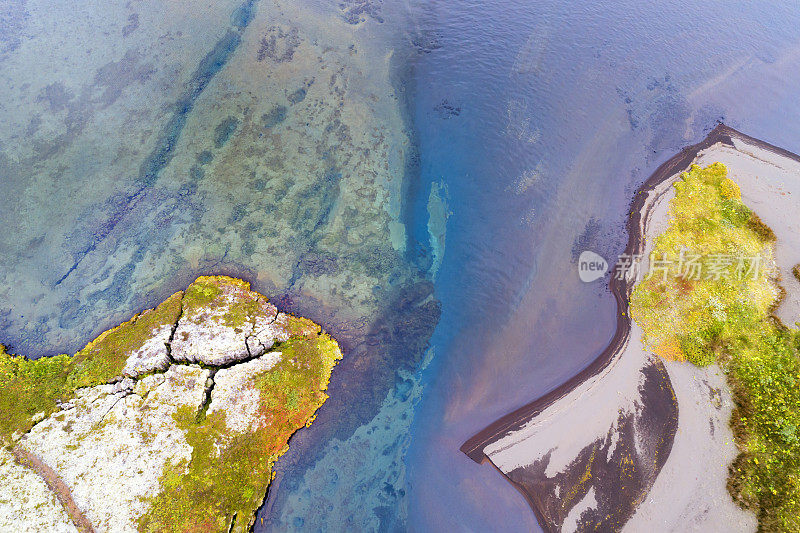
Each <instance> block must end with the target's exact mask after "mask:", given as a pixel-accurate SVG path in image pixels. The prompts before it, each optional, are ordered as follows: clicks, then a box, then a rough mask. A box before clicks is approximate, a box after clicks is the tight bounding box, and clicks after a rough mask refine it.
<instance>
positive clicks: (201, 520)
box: [139, 319, 341, 532]
mask: <svg viewBox="0 0 800 533" xmlns="http://www.w3.org/2000/svg"><path fill="white" fill-rule="evenodd" d="M297 320H302V319H297ZM317 329H318V327H317ZM276 349H277V350H279V351H280V352H281V353H282V355H281V360H280V362H279V363H278V364H276V365H275V366H274V367H273V368H271V369H270V370H268V371H266V372H263V373H262V374H260V375H256V376H254V377H253V381H252V385H253V386H254V387H255V388H257V389H258V391H259V397H260V399H259V402H260V405H259V417H258V418H259V419H260V420H262V422H263V423H262V425H261V427H259V429H257V430H255V431H252V432H249V433H244V434H240V433H235V432H231V431H230V430H229V429H228V427H227V425H226V423H225V415H224V411H215V412H213V413H211V414H210V415H208V416H205V415H202V414H201V416H200V417H199V418H198V416H197V413H196V412H195V411H194V410H192V409H190V408H188V407H186V408H181V409H180V410H179V411H178V413H177V414H176V417H175V418H176V421H177V422H178V425H179V427H181V428H182V429H184V430H185V431H186V439H187V442H188V443H189V444H190V445H191V446H192V458H191V461H189V462H188V463H187V462H185V461H184V462H182V463H179V464H168V465H167V466H166V467H165V469H164V473H163V475H162V479H161V487H162V491H161V492H160V493H159V494H157V495H155V496H154V497H153V498H152V499H151V501H150V502H149V504H150V506H149V511H148V512H147V513H146V514H145V515H144V516H142V517H141V519H140V520H139V530H140V531H168V530H170V531H187V532H205V531H228V530H229V528H232V530H233V531H248V530H249V527H250V525H251V523H252V520H253V519H254V517H255V511H256V510H257V509H258V507H259V506H260V505H261V503H262V501H263V499H264V495H265V493H266V489H267V486H268V485H269V483H270V481H271V480H272V468H273V465H274V464H275V461H277V459H278V458H279V457H280V456H281V455H282V454H283V453H285V452H286V450H287V449H288V443H289V438H290V437H291V436H292V434H293V433H294V432H295V431H297V430H298V429H300V428H302V427H303V426H306V425H309V424H311V421H312V420H313V418H314V413H316V411H317V409H319V407H320V406H321V405H322V404H323V403H324V402H325V400H326V399H327V397H328V396H327V394H326V393H325V390H326V389H327V387H328V380H329V378H330V373H331V370H332V369H333V367H334V365H335V364H336V362H337V361H338V360H339V359H341V352H340V351H339V347H338V345H337V344H336V341H334V340H333V339H332V338H331V337H330V336H328V335H327V334H325V333H316V332H315V333H313V334H311V335H307V336H301V337H293V338H291V339H290V340H289V341H287V342H285V343H283V344H281V345H280V346H279V347H277V348H276Z"/></svg>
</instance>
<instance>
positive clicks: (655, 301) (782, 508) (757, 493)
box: [631, 163, 800, 531]
mask: <svg viewBox="0 0 800 533" xmlns="http://www.w3.org/2000/svg"><path fill="white" fill-rule="evenodd" d="M675 190H676V195H675V198H674V199H673V200H672V201H671V202H670V223H669V227H668V228H667V230H666V231H665V232H664V233H663V234H662V235H659V236H658V237H657V239H656V241H655V247H654V258H656V259H658V258H665V257H666V258H672V259H673V261H672V263H671V264H672V265H673V267H672V268H670V269H665V270H663V271H662V272H660V273H659V274H658V275H651V276H650V277H648V278H646V279H645V280H643V281H642V282H640V283H639V284H638V285H637V286H636V288H635V289H634V291H633V295H632V297H631V316H632V317H633V318H634V319H635V320H636V322H637V323H638V324H639V325H640V326H641V327H642V329H643V331H644V336H645V343H646V344H647V345H648V347H649V348H651V349H653V351H655V352H656V353H661V354H671V355H672V356H673V358H678V359H685V360H687V361H690V362H692V363H694V364H696V365H699V366H704V365H708V364H711V363H714V362H716V363H719V364H720V366H721V367H722V368H723V370H724V371H725V372H726V375H727V377H728V381H729V383H730V384H731V387H732V390H733V394H734V400H735V403H736V408H735V410H734V412H733V415H732V418H731V426H732V427H733V430H734V435H735V437H736V443H737V446H738V448H739V451H740V454H739V456H738V457H737V459H736V460H735V462H734V463H733V465H732V466H731V468H730V476H729V479H728V488H729V490H730V492H731V494H732V495H733V497H734V499H735V500H736V501H737V502H739V503H740V505H742V506H743V507H745V508H748V509H752V510H754V511H755V512H756V513H757V515H758V519H759V528H760V530H762V531H798V530H800V357H799V356H798V350H800V333H799V332H798V331H797V330H794V329H789V328H787V327H785V326H784V325H783V324H781V323H780V321H779V320H777V319H776V318H775V317H773V316H772V309H773V305H774V303H775V301H776V300H777V299H778V298H779V296H780V293H781V292H780V289H779V287H778V286H777V281H776V280H777V271H776V269H775V267H774V265H773V259H772V258H773V255H774V242H775V235H774V233H773V232H772V230H771V229H770V228H769V227H768V226H766V225H765V224H764V223H763V222H762V221H761V220H760V219H759V218H758V217H757V216H756V215H755V214H754V213H753V212H752V211H751V210H750V209H749V208H747V206H745V205H744V204H743V203H742V201H741V194H740V192H739V188H738V186H736V184H735V183H734V182H733V181H732V180H730V179H729V178H728V177H727V169H726V168H725V166H724V165H722V164H720V163H715V164H713V165H710V166H708V167H706V168H704V169H703V168H700V167H699V166H696V165H694V166H692V168H691V169H690V170H689V171H688V172H686V173H684V174H683V176H682V179H681V180H680V181H678V182H677V183H676V184H675ZM689 255H692V256H699V257H704V258H714V261H716V263H715V264H717V265H718V264H719V258H723V257H724V258H733V259H731V260H730V261H729V262H728V265H727V266H728V270H727V271H726V272H725V273H724V275H719V276H718V275H716V274H714V275H710V274H709V272H708V270H704V271H701V273H700V275H699V276H688V275H687V272H686V271H685V270H681V268H680V266H679V265H681V258H684V259H685V258H686V257H688V256H689ZM653 265H654V264H653ZM653 265H651V274H654V268H653ZM682 265H683V267H686V263H685V261H684V262H683V264H682ZM706 266H707V265H706Z"/></svg>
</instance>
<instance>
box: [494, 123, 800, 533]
mask: <svg viewBox="0 0 800 533" xmlns="http://www.w3.org/2000/svg"><path fill="white" fill-rule="evenodd" d="M732 137H733V142H734V144H735V148H733V147H730V146H728V145H725V144H722V143H717V144H714V145H712V146H711V147H710V148H708V149H706V150H702V151H700V152H699V153H698V156H697V157H696V158H695V160H694V162H695V163H697V164H699V165H701V166H706V165H709V164H711V163H713V162H716V161H719V162H722V163H723V164H725V165H726V166H727V167H728V170H729V175H730V177H731V178H732V179H734V180H735V181H736V182H737V183H738V184H739V185H740V187H741V189H742V199H743V200H744V202H745V203H746V204H747V205H748V206H749V207H751V208H752V209H753V210H754V211H755V212H756V213H757V214H758V215H759V217H761V219H762V220H763V221H764V222H765V223H766V224H767V225H768V226H770V227H771V228H772V229H773V231H774V232H775V235H776V236H777V240H778V242H777V246H776V255H775V261H776V263H777V267H778V269H779V271H780V273H781V278H782V285H783V286H784V288H785V289H786V291H787V294H786V298H785V299H784V300H783V302H782V303H781V305H780V306H779V307H778V308H777V310H776V315H777V316H778V317H779V318H780V319H781V320H782V321H784V323H786V324H789V325H791V324H793V323H794V322H795V321H798V320H800V283H798V282H797V280H795V279H794V277H793V276H792V274H791V269H792V267H793V266H794V265H796V264H798V263H800V240H798V239H797V235H798V232H799V231H800V217H798V216H797V213H800V163H798V162H797V161H795V160H793V159H791V158H789V157H787V156H784V155H780V154H776V153H774V152H772V151H768V150H766V149H764V148H760V147H758V146H755V145H753V144H750V143H748V142H745V141H744V140H741V139H739V138H738V137H736V136H735V135H733V136H732ZM684 170H686V169H681V170H680V171H679V172H676V173H675V174H674V175H673V176H672V177H670V178H669V179H667V180H665V181H663V182H662V183H661V184H659V185H657V186H655V187H654V188H653V189H652V190H650V191H648V193H647V194H648V198H647V201H646V206H645V209H644V210H643V212H646V213H647V216H646V217H645V218H644V219H643V221H642V223H641V226H640V228H639V229H640V232H641V234H642V235H644V236H645V245H644V252H645V257H647V256H648V255H649V253H650V252H651V251H652V247H653V240H654V237H655V236H657V235H659V234H661V233H663V232H664V231H665V230H666V228H667V226H668V223H669V213H668V208H669V206H668V203H669V200H670V199H672V198H673V197H674V189H673V188H672V185H673V184H674V182H675V181H676V180H677V179H679V177H680V173H681V172H683V171H684ZM648 207H649V209H648ZM646 270H647V260H646V259H645V261H644V263H643V265H642V271H643V272H646ZM641 335H642V331H641V328H640V327H639V326H638V325H637V324H636V323H635V322H634V321H632V324H631V332H630V336H629V338H628V339H627V342H626V343H625V345H624V348H623V349H622V350H619V351H618V352H617V353H616V354H614V355H613V356H612V360H611V362H610V363H609V364H608V366H607V367H606V368H604V369H603V370H602V371H601V372H599V373H598V374H596V375H595V376H592V377H591V378H589V379H588V380H586V381H585V382H583V383H581V384H580V385H578V386H577V387H576V388H575V389H573V390H572V391H570V392H569V393H567V394H566V395H565V396H564V397H562V398H560V399H559V400H558V401H556V402H555V403H553V404H551V405H550V406H548V407H546V408H545V409H544V410H543V411H542V412H541V413H540V414H539V415H537V416H535V417H534V418H532V419H531V420H529V421H528V422H527V423H526V424H524V425H523V427H521V428H520V429H518V430H516V431H512V432H511V433H509V434H507V435H505V436H503V437H501V438H499V439H498V440H496V441H494V442H492V443H491V444H489V445H488V446H486V447H485V448H484V450H483V451H484V453H485V454H486V455H487V456H488V457H489V459H490V460H491V461H492V462H493V463H494V464H495V465H496V466H498V468H500V470H502V471H503V472H505V473H506V474H508V473H510V472H512V471H513V470H514V469H517V468H520V467H523V466H526V465H532V464H535V463H537V462H539V461H543V460H547V461H548V463H547V468H546V470H545V475H546V476H547V477H548V478H552V477H553V476H555V475H556V474H558V473H559V472H563V471H565V470H566V469H567V468H568V467H569V466H570V464H571V463H572V462H573V461H574V460H575V458H576V457H577V456H578V454H579V453H580V452H581V451H582V450H584V449H585V448H586V447H587V446H588V445H590V444H591V443H593V442H596V441H597V440H598V439H599V440H606V442H609V439H610V450H609V453H611V451H613V448H614V446H615V443H616V441H615V439H614V437H615V435H617V433H618V428H617V425H618V422H617V421H618V417H619V415H620V414H630V413H635V412H636V408H637V405H638V403H639V401H640V398H639V392H638V387H639V385H640V383H641V380H642V369H643V368H644V367H645V366H646V365H647V362H648V361H649V360H651V358H652V357H654V356H653V355H652V354H651V353H649V351H646V350H644V349H643V347H642V342H641ZM665 366H666V368H667V372H668V374H669V378H670V380H671V382H672V386H673V389H674V392H675V396H676V399H677V402H678V431H677V432H676V434H675V438H674V441H673V445H672V449H671V451H670V454H669V456H668V458H667V460H666V462H665V464H664V466H663V467H662V469H661V472H660V473H659V474H658V477H657V478H656V481H655V483H654V484H653V486H652V488H651V489H650V491H649V493H648V494H647V496H646V497H645V499H644V501H642V502H641V503H640V504H639V507H638V508H637V510H636V512H635V513H634V515H633V517H632V518H631V519H630V521H629V522H628V523H627V524H626V525H625V527H624V530H626V531H643V530H647V529H650V530H654V531H755V530H756V528H757V520H756V517H755V515H754V514H753V513H750V512H747V511H745V510H742V509H741V508H739V507H738V506H737V505H736V504H735V503H734V502H733V500H732V498H731V496H730V495H729V493H728V491H727V488H726V482H727V478H728V466H729V465H730V463H731V462H732V461H733V459H734V458H735V457H736V455H737V453H738V452H737V448H736V445H735V443H734V439H733V434H732V431H731V429H730V427H729V419H730V413H731V409H732V400H731V392H730V388H729V387H728V386H727V384H726V382H725V377H724V375H723V373H722V371H721V370H720V368H719V367H718V366H717V365H712V366H710V367H707V368H697V367H695V366H693V365H691V364H689V363H682V362H671V361H667V362H665ZM634 436H635V438H636V448H637V451H639V449H641V448H640V447H641V446H643V445H644V443H643V442H639V438H641V437H645V436H646V433H641V434H640V433H639V432H638V431H636V434H635V435H634ZM596 505H597V501H596V500H595V499H594V497H592V498H584V499H583V500H581V501H579V502H576V505H575V506H574V507H573V508H572V510H571V511H570V512H569V515H568V516H567V519H566V520H564V523H563V527H562V530H564V531H570V530H575V528H578V527H579V521H580V516H581V515H582V514H583V513H584V512H586V511H590V510H591V509H592V508H594V507H596Z"/></svg>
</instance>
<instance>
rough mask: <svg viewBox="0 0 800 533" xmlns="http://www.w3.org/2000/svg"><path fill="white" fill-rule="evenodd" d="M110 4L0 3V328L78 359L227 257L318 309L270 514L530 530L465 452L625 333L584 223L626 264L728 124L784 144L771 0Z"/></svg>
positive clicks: (268, 519) (290, 300) (796, 61)
mask: <svg viewBox="0 0 800 533" xmlns="http://www.w3.org/2000/svg"><path fill="white" fill-rule="evenodd" d="M96 4H97V5H93V4H92V3H91V2H81V3H78V2H68V1H66V0H62V1H60V2H54V3H53V2H51V3H47V2H34V1H30V0H28V1H27V2H23V1H20V2H12V3H7V4H5V5H3V6H0V72H1V73H2V77H0V83H1V84H2V87H1V89H2V90H1V91H0V95H2V96H0V109H2V113H3V116H4V117H5V120H4V121H3V123H2V124H0V185H2V191H3V194H0V223H2V225H3V227H4V229H5V231H4V232H3V234H2V235H0V257H1V258H2V263H0V328H2V338H0V341H1V342H3V343H7V344H9V345H10V346H11V347H12V348H13V349H14V350H15V351H16V352H18V353H24V354H27V355H30V356H39V355H47V354H52V353H58V352H62V351H63V352H70V353H72V352H74V351H75V350H77V349H79V348H80V347H81V346H83V345H84V344H85V343H86V342H87V341H88V340H90V339H91V338H92V337H93V336H94V335H96V334H98V333H99V332H101V331H103V330H104V329H106V328H108V327H110V326H113V325H114V324H116V323H119V322H120V321H121V320H125V319H127V318H128V317H130V315H131V314H133V313H135V312H137V311H139V310H141V309H144V308H146V307H147V306H150V305H153V304H155V303H157V302H159V301H161V300H163V299H164V298H165V297H166V296H167V295H168V294H170V293H171V292H172V291H174V290H178V289H180V288H181V287H184V286H185V285H187V284H188V283H189V282H190V281H191V279H192V278H193V277H194V276H196V275H198V274H201V273H217V272H219V273H229V274H234V275H239V276H243V277H245V278H246V279H248V280H250V281H251V282H252V283H253V285H254V287H255V288H256V289H257V290H259V291H262V292H264V293H265V294H267V295H269V296H271V297H273V299H274V300H275V301H277V302H278V304H279V305H280V306H281V307H282V308H284V309H287V310H290V311H294V312H297V313H301V314H304V315H306V316H309V317H310V318H313V319H315V320H318V321H321V322H322V323H324V324H326V326H327V327H328V328H329V329H330V330H331V331H332V332H333V333H334V334H335V335H337V338H339V339H340V341H341V343H342V345H343V346H344V348H345V352H346V358H345V360H344V361H343V363H342V364H341V366H340V367H339V368H337V370H336V372H335V373H334V377H333V380H332V383H331V389H330V394H331V398H330V400H329V401H328V402H327V403H326V404H325V406H324V407H323V408H322V410H321V412H320V414H319V416H318V418H317V420H316V421H315V423H314V424H313V425H312V427H311V428H309V429H307V430H304V431H301V432H299V433H298V434H297V435H296V436H295V437H294V438H293V439H292V443H291V447H290V451H289V453H288V454H287V455H286V456H284V457H283V458H282V459H281V460H280V462H279V464H278V477H277V479H276V483H275V484H274V485H273V486H272V487H271V488H270V492H269V497H268V500H267V502H266V504H265V506H264V508H263V509H262V510H261V512H260V514H259V520H258V521H257V524H256V530H257V531H262V530H264V531H266V530H275V531H286V530H298V531H315V530H327V531H343V530H348V531H353V530H357V531H361V530H366V531H368V530H380V531H392V530H414V531H430V530H443V531H469V530H471V531H529V530H531V529H536V525H535V520H534V518H533V515H532V513H531V512H530V511H529V509H528V508H527V505H526V504H525V502H524V500H523V499H522V497H521V496H520V495H519V494H518V493H517V492H516V491H515V490H514V489H513V487H512V486H511V485H510V484H508V483H507V482H505V481H504V480H503V478H502V477H501V476H500V475H499V474H498V473H497V472H496V471H495V470H493V469H492V468H491V467H489V466H487V465H482V466H479V465H476V464H475V463H473V462H471V461H470V460H469V459H467V458H466V457H465V456H463V455H462V454H461V453H460V452H458V447H459V446H460V445H461V443H462V442H463V441H464V440H465V439H466V438H468V437H469V436H471V435H472V434H473V433H474V432H476V431H478V430H480V429H481V428H483V427H484V426H485V425H486V424H488V423H490V422H492V421H493V420H494V419H496V418H497V417H499V416H501V415H503V414H505V413H506V412H508V411H510V410H512V409H514V408H515V407H518V406H519V405H522V404H524V403H527V402H528V401H530V400H532V399H534V398H536V397H538V396H540V395H541V394H543V393H545V392H546V391H547V390H549V389H551V388H553V387H555V386H557V385H558V384H560V383H561V382H563V381H565V380H566V379H568V378H569V377H570V376H572V375H574V374H575V373H577V372H578V371H579V370H580V369H581V368H583V367H584V366H585V365H586V364H588V362H589V361H591V360H592V359H593V358H594V356H595V355H596V354H597V353H598V352H599V351H600V350H602V349H603V348H604V347H605V344H606V342H607V341H608V339H609V338H610V337H611V335H612V333H613V328H614V324H615V322H614V312H615V309H614V305H613V300H612V298H611V297H610V296H609V295H608V294H607V292H606V291H605V290H604V289H603V288H601V287H599V286H597V285H583V284H581V283H580V282H579V281H578V278H577V276H576V275H574V274H575V272H574V269H573V264H572V261H573V259H574V257H573V256H574V250H575V249H576V248H577V245H576V243H579V244H580V246H581V247H584V248H592V249H594V250H596V251H598V252H600V253H601V254H603V255H605V256H607V257H610V256H612V255H614V254H615V253H616V252H617V251H618V250H619V249H620V248H621V246H622V243H623V241H624V239H625V235H624V234H623V224H624V219H625V210H626V207H627V204H628V202H629V200H630V197H631V195H632V193H633V191H634V190H635V189H636V187H637V186H638V184H639V183H641V182H642V181H643V180H644V179H645V178H646V177H647V176H648V175H649V173H650V172H651V171H652V170H654V169H655V167H656V166H657V165H658V164H659V163H660V162H661V161H663V160H665V159H666V158H668V157H669V156H671V155H672V154H673V153H674V152H675V151H676V150H678V149H679V148H680V147H682V146H684V145H686V144H689V143H692V142H696V141H698V140H699V139H700V138H702V137H703V136H704V134H705V133H706V132H707V131H709V130H710V129H711V128H712V127H713V126H714V124H715V123H716V122H717V121H718V120H724V121H725V122H726V123H727V124H729V125H731V126H733V127H735V128H737V129H739V130H741V131H744V132H746V133H748V134H750V135H753V136H756V137H760V138H763V139H765V140H767V141H769V142H771V143H774V144H777V145H779V146H783V147H785V148H787V149H789V150H793V151H798V150H800V120H799V119H800V104H799V103H798V100H797V98H796V94H795V93H796V91H795V89H794V88H795V87H796V86H797V82H798V77H799V76H800V74H798V73H799V72H800V68H798V67H800V30H799V29H798V28H800V24H798V22H800V20H798V19H800V14H798V13H797V12H796V10H795V9H793V8H792V6H791V5H790V4H788V3H786V4H782V5H773V6H770V7H768V8H767V7H765V6H754V5H752V4H751V3H744V2H740V3H739V2H734V3H731V2H726V3H722V2H705V3H702V4H701V5H698V6H695V7H691V8H689V7H687V6H685V5H683V3H680V2H658V3H655V2H653V3H642V2H615V3H613V4H612V3H597V2H592V3H586V2H577V3H576V2H565V1H549V2H535V3H534V2H517V3H513V4H509V3H508V2H497V1H494V2H467V1H458V0H456V1H448V2H416V1H412V2H390V1H384V2H371V1H352V2H343V3H339V2H335V3H334V2H322V1H315V2H267V1H266V0H261V1H260V2H257V3H256V2H246V3H242V2H235V1H229V2H217V3H214V5H212V6H204V7H203V6H199V4H197V5H196V4H193V3H191V2H172V3H159V2H144V3H140V5H138V6H135V5H133V4H127V3H124V2H111V3H103V4H102V6H101V5H100V3H99V2H97V3H96ZM101 25H102V26H103V27H105V28H106V31H104V32H102V33H98V32H96V31H94V30H93V28H95V27H98V26H101Z"/></svg>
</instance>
